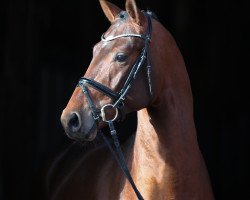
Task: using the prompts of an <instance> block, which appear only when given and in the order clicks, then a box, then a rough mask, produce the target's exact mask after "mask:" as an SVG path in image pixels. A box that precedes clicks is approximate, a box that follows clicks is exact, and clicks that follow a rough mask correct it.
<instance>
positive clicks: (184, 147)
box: [134, 26, 201, 167]
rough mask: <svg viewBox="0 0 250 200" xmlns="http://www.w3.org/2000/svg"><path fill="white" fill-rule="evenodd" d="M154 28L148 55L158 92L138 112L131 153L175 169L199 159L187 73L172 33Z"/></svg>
mask: <svg viewBox="0 0 250 200" xmlns="http://www.w3.org/2000/svg"><path fill="white" fill-rule="evenodd" d="M154 28H155V27H154ZM157 28H158V30H157V31H155V33H157V36H156V35H154V34H153V35H152V37H153V38H152V47H151V49H150V55H151V58H155V59H151V62H152V66H153V70H155V71H156V76H158V77H155V78H153V81H155V82H153V84H155V85H157V86H158V87H157V88H160V89H159V90H158V91H157V89H155V90H156V93H157V97H156V98H155V100H154V101H153V103H152V105H150V106H149V107H147V108H145V109H142V110H140V111H138V128H137V133H136V139H135V148H134V149H135V152H134V154H135V155H139V154H140V159H143V156H141V155H145V157H146V159H145V161H147V162H148V160H149V159H154V160H158V161H159V162H161V161H163V163H169V165H172V166H173V165H175V167H176V166H177V165H183V163H185V165H187V163H190V165H193V164H194V162H195V160H197V159H200V157H201V156H200V151H199V148H198V143H197V138H196V130H195V125H194V121H193V101H192V92H191V87H190V82H189V78H188V74H187V71H186V67H185V63H184V61H183V58H182V55H181V53H180V51H179V49H178V47H177V45H176V43H175V41H174V39H173V38H172V36H171V34H170V33H169V32H168V31H167V30H166V29H165V28H164V27H162V26H158V27H157ZM162 41H165V42H166V43H164V42H162ZM153 43H156V44H157V45H155V46H154V45H153ZM164 52H165V53H164ZM161 55H164V56H161ZM154 67H155V68H157V67H160V68H159V69H155V68H154ZM163 74H164V76H162V75H163ZM159 77H162V78H159ZM155 88H156V87H155ZM138 152H139V154H138ZM186 155H192V156H186ZM187 159H188V160H187ZM135 160H136V159H135ZM192 161H194V162H192ZM156 162H157V161H156Z"/></svg>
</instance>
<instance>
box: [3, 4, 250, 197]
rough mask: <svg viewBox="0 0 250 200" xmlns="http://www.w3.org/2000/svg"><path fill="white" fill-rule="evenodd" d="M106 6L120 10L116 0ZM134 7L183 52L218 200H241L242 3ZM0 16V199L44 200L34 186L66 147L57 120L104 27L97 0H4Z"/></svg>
mask: <svg viewBox="0 0 250 200" xmlns="http://www.w3.org/2000/svg"><path fill="white" fill-rule="evenodd" d="M113 2H116V4H117V5H119V6H120V7H124V1H121V0H120V1H115V0H113ZM245 2H247V1H245ZM137 4H138V6H139V7H140V8H141V9H144V10H146V9H151V10H153V11H154V12H155V13H156V14H157V15H158V17H159V19H160V21H161V22H162V23H163V24H164V26H165V27H166V28H167V29H168V30H169V31H170V32H171V33H172V34H173V35H174V37H175V39H176V41H177V43H178V45H179V47H180V50H181V52H182V54H183V56H184V59H185V62H186V65H187V69H188V72H189V75H190V79H191V84H192V89H193V95H194V109H195V121H196V125H197V130H198V139H199V142H200V148H201V150H202V153H203V155H204V158H205V160H206V163H207V167H208V170H209V174H210V177H211V181H212V185H213V189H214V193H215V197H216V199H218V200H220V199H249V198H250V195H249V194H250V193H249V178H250V177H249V170H250V163H249V160H250V158H249V144H250V140H249V133H250V132H249V124H250V120H249V119H250V118H249V100H250V99H249V87H248V85H249V83H248V80H249V78H248V74H247V71H248V69H247V68H249V67H250V65H249V57H250V55H249V52H250V39H249V38H250V32H249V30H248V26H249V25H250V17H249V14H248V13H249V11H248V10H249V9H248V7H247V5H246V4H243V3H242V2H240V1H230V0H227V1H213V0H188V1H184V0H169V1H164V4H165V5H163V0H154V1H150V0H137ZM0 15H1V18H0V20H1V21H0V25H1V27H0V33H1V35H2V37H0V51H1V54H0V56H1V57H0V66H1V68H0V74H1V76H0V89H1V90H0V91H1V92H0V94H1V98H0V122H1V124H0V164H1V165H0V199H3V200H14V199H18V200H30V199H32V200H33V199H34V200H35V199H43V194H42V193H43V189H42V187H41V185H40V181H41V180H43V177H44V174H45V173H46V170H47V167H48V166H49V164H50V162H51V160H53V157H54V156H55V155H56V154H57V153H59V152H60V151H62V150H63V149H65V148H66V147H67V146H68V145H69V144H70V143H71V140H69V139H68V138H67V137H66V136H65V135H64V134H63V129H62V127H61V124H60V114H61V112H62V110H63V108H64V107H65V106H66V103H67V101H68V100H69V98H70V96H71V93H72V91H73V90H74V87H75V85H76V82H77V80H78V78H79V77H80V76H81V75H83V74H84V72H85V70H86V67H87V66H88V64H89V61H90V60H91V56H92V53H91V52H92V47H93V45H94V44H95V43H96V42H97V41H99V40H100V36H101V34H102V33H103V32H104V31H105V30H106V29H107V28H108V26H109V22H108V21H107V20H106V18H105V17H104V14H103V13H102V11H101V8H100V6H99V2H98V1H97V0H89V1H84V0H74V1H66V0H60V1H59V0H33V1H32V0H22V1H21V0H3V1H1V3H0ZM244 196H245V198H243V197H244Z"/></svg>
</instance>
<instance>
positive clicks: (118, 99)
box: [78, 12, 153, 200]
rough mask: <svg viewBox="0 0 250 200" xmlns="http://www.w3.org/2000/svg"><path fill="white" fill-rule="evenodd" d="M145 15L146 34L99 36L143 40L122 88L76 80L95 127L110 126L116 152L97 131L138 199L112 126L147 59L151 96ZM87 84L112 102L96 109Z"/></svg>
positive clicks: (148, 31) (122, 116)
mask: <svg viewBox="0 0 250 200" xmlns="http://www.w3.org/2000/svg"><path fill="white" fill-rule="evenodd" d="M145 15H146V17H147V21H148V27H147V33H146V35H142V34H121V35H118V36H108V37H105V36H104V35H102V37H101V39H102V41H104V42H110V41H113V40H115V39H118V38H124V37H137V38H140V39H142V40H144V47H143V49H142V51H141V54H140V56H139V57H138V59H137V60H136V61H135V63H134V65H133V67H132V69H131V71H130V73H129V75H128V77H127V79H126V81H125V83H124V85H123V87H122V89H121V90H120V91H119V92H114V91H112V90H111V89H110V88H108V87H106V86H105V85H103V84H101V83H99V82H97V81H95V80H93V79H88V78H85V77H82V78H80V80H79V82H78V86H79V87H81V89H82V91H83V93H84V94H85V96H86V98H87V102H88V105H89V107H90V109H91V112H92V116H93V118H94V120H95V122H96V124H97V127H98V124H99V122H100V121H101V120H102V121H104V122H106V123H108V125H109V128H110V133H111V136H112V138H113V141H114V145H115V147H116V152H115V150H114V149H113V148H112V146H111V144H110V143H109V141H108V139H107V138H106V137H105V136H104V134H103V133H102V132H101V131H99V132H100V134H101V135H102V136H103V138H104V141H105V142H106V143H107V145H108V147H109V149H110V150H111V152H112V153H113V155H114V157H115V158H116V159H117V161H118V163H119V165H120V167H121V169H122V170H123V172H124V174H125V175H126V176H127V178H128V180H129V182H130V184H131V185H132V187H133V189H134V191H135V193H136V195H137V197H138V199H140V200H142V199H143V197H142V195H141V194H140V192H139V191H138V189H137V188H136V186H135V183H134V181H133V179H132V177H131V175H130V172H129V170H128V168H127V165H126V162H125V158H124V156H123V153H122V150H121V148H120V144H119V140H118V137H117V135H116V130H115V128H114V125H113V122H114V121H115V120H117V117H118V115H120V119H123V118H124V117H125V112H124V100H125V97H126V95H127V93H128V91H129V89H130V88H131V86H132V83H133V81H134V80H135V79H136V77H137V74H138V72H139V70H140V69H141V67H142V66H143V65H144V64H145V61H147V65H146V67H147V80H148V89H149V95H150V97H152V95H153V92H152V82H151V65H150V60H149V43H150V41H151V32H152V22H151V16H150V14H148V13H147V12H145ZM87 86H89V87H92V88H94V89H96V90H98V91H99V92H102V93H103V94H105V95H106V96H109V97H110V98H111V99H112V100H113V102H114V103H113V104H107V105H104V106H103V107H102V108H101V109H97V108H96V106H95V104H94V102H93V99H92V97H91V95H90V93H89V91H88V88H87ZM107 107H111V108H113V109H115V111H116V114H115V117H114V118H113V119H111V120H107V119H106V117H105V109H106V108H107Z"/></svg>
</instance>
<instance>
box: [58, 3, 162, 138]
mask: <svg viewBox="0 0 250 200" xmlns="http://www.w3.org/2000/svg"><path fill="white" fill-rule="evenodd" d="M100 4H101V7H102V9H103V12H104V14H105V15H106V17H107V18H108V20H109V21H110V22H111V26H110V27H109V29H108V30H107V31H106V32H105V33H104V34H103V36H102V38H101V41H100V42H98V43H97V44H96V45H95V46H94V48H93V58H92V61H91V62H90V65H89V67H88V69H87V71H86V73H85V75H84V77H82V78H81V79H80V81H79V84H78V87H76V89H75V90H74V92H73V94H72V97H71V98H70V100H69V102H68V105H67V106H66V108H65V109H64V111H63V113H62V115H61V122H62V124H63V126H64V129H65V132H66V134H67V135H68V136H69V137H70V138H73V139H76V140H88V141H91V140H93V139H94V138H95V137H96V135H97V132H98V129H100V128H102V127H103V126H105V122H107V121H108V120H111V119H112V120H116V119H121V118H123V117H124V115H126V113H129V112H132V111H137V110H140V109H142V108H144V107H147V106H148V105H150V104H151V103H152V102H153V99H154V97H155V96H156V94H157V93H158V92H159V91H158V89H157V88H156V87H154V85H159V84H158V83H157V82H159V81H160V80H161V78H157V79H156V78H155V77H156V76H157V75H156V74H157V73H161V72H160V71H159V70H157V69H154V70H152V71H151V64H152V65H153V64H154V63H153V59H151V51H152V50H151V46H152V43H153V42H154V37H151V31H152V22H155V20H153V19H152V16H151V15H150V13H148V12H142V11H140V10H139V9H138V8H137V6H136V3H135V1H134V0H127V1H126V5H125V7H126V9H125V10H122V9H120V8H118V7H117V6H116V5H114V4H112V3H110V2H108V1H106V0H100ZM152 80H153V83H152Z"/></svg>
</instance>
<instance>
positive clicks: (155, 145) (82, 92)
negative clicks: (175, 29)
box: [50, 0, 214, 200]
mask: <svg viewBox="0 0 250 200" xmlns="http://www.w3.org/2000/svg"><path fill="white" fill-rule="evenodd" d="M100 5H101V7H102V10H103V12H104V14H105V16H106V17H107V18H108V20H109V21H110V22H111V26H110V27H109V29H108V30H107V31H106V32H105V33H104V34H103V36H102V39H101V41H100V42H99V43H97V44H96V45H95V46H94V48H93V58H92V61H91V63H90V65H89V67H88V69H87V71H86V73H85V75H84V76H83V77H82V78H81V79H80V81H79V83H78V86H77V87H76V88H75V90H74V92H73V94H72V96H71V98H70V100H69V102H68V104H67V106H66V108H65V109H64V110H63V113H62V115H61V122H62V125H63V127H64V129H65V132H66V134H67V136H68V137H70V138H72V139H74V140H77V141H93V140H95V139H96V138H98V136H99V130H100V129H102V128H103V127H105V126H107V124H108V125H111V127H110V129H111V133H112V131H115V130H114V127H112V126H113V123H112V122H113V121H117V120H123V118H124V116H125V115H126V114H128V113H131V112H133V111H137V129H136V132H135V134H133V135H132V136H130V137H129V138H128V139H127V140H126V141H125V142H123V143H122V145H121V148H122V151H123V153H124V157H125V160H126V165H127V167H128V170H129V173H130V174H131V177H132V179H133V182H134V184H135V185H136V187H137V189H138V191H139V193H140V194H141V196H142V197H143V198H144V199H146V200H156V199H157V200H164V199H166V200H168V199H171V200H172V199H176V200H177V199H178V200H191V199H192V200H195V199H196V200H211V199H214V197H213V192H212V188H211V183H210V178H209V175H208V172H207V169H206V165H205V162H204V159H203V156H202V154H201V151H200V149H199V145H198V142H197V136H196V128H195V123H194V119H193V100H192V91H191V86H190V81H189V77H188V73H187V71H186V67H185V63H184V60H183V57H182V55H181V53H180V50H179V48H178V46H177V44H176V42H175V40H174V38H173V37H172V35H171V34H170V33H169V31H168V30H166V28H165V27H164V26H163V25H162V24H161V23H160V22H159V21H158V20H157V19H156V17H155V16H154V14H152V12H149V11H147V12H142V11H140V10H139V9H138V7H137V5H136V3H135V1H134V0H126V3H125V8H126V9H125V10H122V9H120V8H118V7H117V6H116V5H114V4H112V3H110V2H108V1H106V0H100ZM110 123H111V124H110ZM118 135H119V133H118ZM65 154H66V153H64V154H63V155H62V156H61V157H63V156H65ZM79 155H80V156H79ZM79 155H77V156H75V157H74V158H69V156H68V158H67V159H66V161H65V162H64V163H65V164H66V165H67V167H65V166H63V165H61V164H58V166H57V169H60V168H61V167H64V168H65V170H63V171H64V172H63V173H61V174H60V175H57V177H59V179H60V181H59V182H58V184H57V185H54V186H53V189H51V190H50V191H51V193H50V194H51V195H50V199H53V200H80V199H81V200H83V199H86V200H95V199H100V200H117V199H125V200H133V199H137V198H138V195H136V192H135V191H134V190H133V187H132V186H131V183H130V182H129V180H128V179H126V177H125V176H124V174H123V172H122V170H121V169H120V168H119V166H118V164H117V161H116V160H115V159H114V158H113V156H112V154H111V153H110V151H109V149H108V148H107V147H106V145H105V144H100V145H98V146H96V147H95V148H92V149H90V150H89V151H87V152H85V153H84V154H79ZM57 163H60V162H57ZM61 163H62V162H61ZM54 168H55V167H54ZM55 171H56V170H55Z"/></svg>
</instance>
